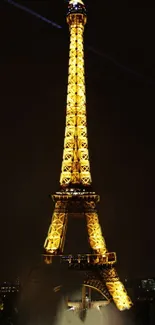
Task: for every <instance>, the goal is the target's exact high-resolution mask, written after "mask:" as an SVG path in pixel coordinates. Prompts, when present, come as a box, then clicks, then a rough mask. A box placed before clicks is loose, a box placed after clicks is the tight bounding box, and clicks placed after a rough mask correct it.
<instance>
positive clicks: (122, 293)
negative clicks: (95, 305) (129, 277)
mask: <svg viewBox="0 0 155 325" xmlns="http://www.w3.org/2000/svg"><path fill="white" fill-rule="evenodd" d="M101 273H102V276H103V278H104V280H105V283H106V287H107V289H108V291H109V293H110V295H111V296H112V298H113V301H114V303H115V304H116V306H117V308H118V309H119V310H121V311H122V310H125V309H130V307H131V306H132V302H131V300H130V298H129V296H128V294H127V291H126V290H125V287H124V285H123V283H122V282H121V281H120V279H119V277H118V274H117V271H116V269H115V268H114V267H111V266H108V267H106V268H105V269H104V270H103V271H102V272H101Z"/></svg>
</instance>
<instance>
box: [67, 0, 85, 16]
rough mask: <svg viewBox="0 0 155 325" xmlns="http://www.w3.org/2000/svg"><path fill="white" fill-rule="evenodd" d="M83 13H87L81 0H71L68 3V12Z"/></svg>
mask: <svg viewBox="0 0 155 325" xmlns="http://www.w3.org/2000/svg"><path fill="white" fill-rule="evenodd" d="M78 13H81V14H83V15H86V8H85V5H84V3H83V1H81V0H79V1H78V0H71V1H70V2H69V5H68V13H67V15H69V14H78Z"/></svg>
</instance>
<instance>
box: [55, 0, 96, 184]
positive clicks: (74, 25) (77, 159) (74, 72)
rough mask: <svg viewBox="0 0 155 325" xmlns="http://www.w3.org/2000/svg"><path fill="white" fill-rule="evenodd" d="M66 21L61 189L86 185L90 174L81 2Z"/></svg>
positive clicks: (84, 18)
mask: <svg viewBox="0 0 155 325" xmlns="http://www.w3.org/2000/svg"><path fill="white" fill-rule="evenodd" d="M79 6H80V8H79ZM77 9H78V10H77ZM79 9H80V10H79ZM80 11H81V12H80ZM67 22H68V24H69V26H70V51H69V71H68V88H67V108H66V127H65V140H64V150H63V161H62V168H61V176H60V184H61V186H62V187H68V186H69V185H70V184H75V185H76V184H77V185H79V184H81V185H84V186H89V185H90V184H91V174H90V165H89V153H88V139H87V121H86V96H85V73H84V48H83V32H84V25H85V23H86V14H85V7H84V6H83V5H82V3H81V4H80V3H79V4H78V8H76V6H75V5H72V4H71V5H70V9H69V12H68V15H67Z"/></svg>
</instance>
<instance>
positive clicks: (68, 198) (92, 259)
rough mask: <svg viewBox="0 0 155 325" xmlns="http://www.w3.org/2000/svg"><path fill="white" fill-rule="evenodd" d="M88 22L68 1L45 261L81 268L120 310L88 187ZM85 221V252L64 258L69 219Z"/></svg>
mask: <svg viewBox="0 0 155 325" xmlns="http://www.w3.org/2000/svg"><path fill="white" fill-rule="evenodd" d="M86 21H87V15H86V8H85V5H84V3H83V1H82V0H70V1H69V5H68V12H67V23H68V25H69V30H70V50H69V70H68V89H67V107H66V127H65V138H64V150H63V159H62V168H61V175H60V190H59V192H56V193H55V194H54V195H53V196H52V198H53V200H54V202H55V208H54V212H53V216H52V221H51V224H50V227H49V231H48V235H47V238H46V240H45V244H44V249H45V261H46V263H47V264H48V263H51V261H52V257H53V256H55V255H60V256H61V258H62V259H64V260H66V261H67V262H68V265H69V268H73V269H76V270H79V272H80V270H84V271H85V272H86V277H85V280H84V284H83V285H85V286H88V287H91V288H95V289H96V290H98V291H99V292H100V293H101V294H102V295H103V296H104V297H106V298H107V299H110V300H113V301H114V303H115V304H116V306H117V308H118V309H119V310H121V311H122V310H125V309H129V308H130V307H131V306H132V302H131V300H130V298H129V297H128V295H127V292H126V290H125V288H124V285H123V284H122V283H121V281H120V280H119V276H118V274H117V271H116V269H115V264H116V253H115V252H108V250H107V247H106V243H105V239H104V237H103V235H102V230H101V226H100V223H99V218H98V214H97V209H96V205H97V202H98V201H99V195H97V194H96V193H95V192H94V191H93V189H92V179H91V173H90V164H89V152H88V139H87V121H86V96H85V74H84V49H83V32H84V26H85V24H86ZM75 216H76V217H80V218H81V217H83V218H85V220H86V224H87V231H88V239H89V246H90V252H89V253H88V254H80V253H79V254H78V255H76V256H75V255H74V256H73V255H69V256H65V255H63V253H64V245H65V237H66V231H67V223H68V219H69V218H72V217H75Z"/></svg>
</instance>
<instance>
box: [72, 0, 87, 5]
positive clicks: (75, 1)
mask: <svg viewBox="0 0 155 325" xmlns="http://www.w3.org/2000/svg"><path fill="white" fill-rule="evenodd" d="M77 3H80V4H81V5H84V3H83V1H82V0H70V1H69V4H70V5H76V4H77Z"/></svg>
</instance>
